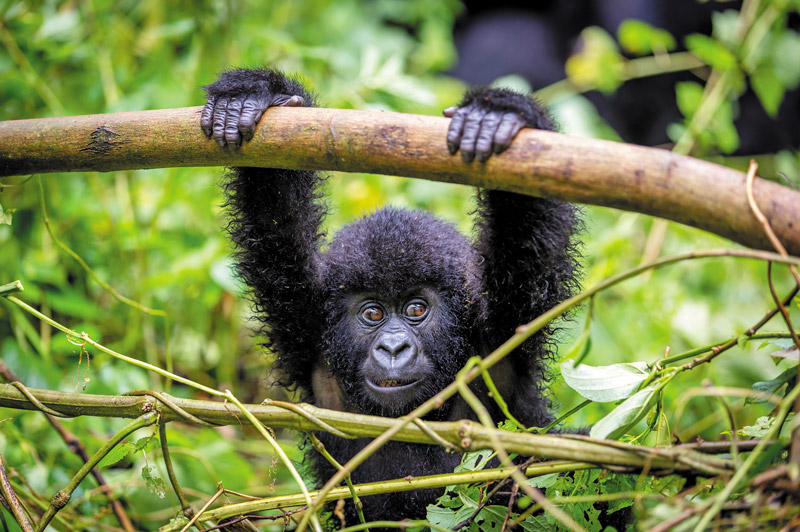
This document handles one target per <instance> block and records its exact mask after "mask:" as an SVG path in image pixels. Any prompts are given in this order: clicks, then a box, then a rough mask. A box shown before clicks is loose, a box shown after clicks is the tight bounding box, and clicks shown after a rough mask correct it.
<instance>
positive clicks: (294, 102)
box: [286, 95, 306, 107]
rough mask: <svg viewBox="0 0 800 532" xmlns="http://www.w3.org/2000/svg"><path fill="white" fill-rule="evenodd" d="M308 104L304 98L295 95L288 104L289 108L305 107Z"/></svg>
mask: <svg viewBox="0 0 800 532" xmlns="http://www.w3.org/2000/svg"><path fill="white" fill-rule="evenodd" d="M305 104H306V101H305V99H304V98H303V97H302V96H297V95H294V96H292V97H291V98H289V101H288V102H286V106H287V107H303V106H304V105H305Z"/></svg>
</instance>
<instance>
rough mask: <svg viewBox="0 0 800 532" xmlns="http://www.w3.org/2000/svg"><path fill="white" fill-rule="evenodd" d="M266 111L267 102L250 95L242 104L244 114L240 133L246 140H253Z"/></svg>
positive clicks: (242, 114)
mask: <svg viewBox="0 0 800 532" xmlns="http://www.w3.org/2000/svg"><path fill="white" fill-rule="evenodd" d="M265 109H266V102H265V101H264V100H263V99H261V98H259V97H257V96H253V95H252V94H251V95H248V96H247V97H246V98H245V100H244V102H243V103H242V113H241V116H240V117H239V124H238V128H239V133H241V134H242V138H243V139H244V140H250V139H252V138H253V133H255V131H256V124H258V121H259V120H261V115H263V114H264V110H265Z"/></svg>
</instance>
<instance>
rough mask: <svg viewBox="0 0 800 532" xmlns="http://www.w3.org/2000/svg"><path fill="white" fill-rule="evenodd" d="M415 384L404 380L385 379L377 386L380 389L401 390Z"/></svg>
mask: <svg viewBox="0 0 800 532" xmlns="http://www.w3.org/2000/svg"><path fill="white" fill-rule="evenodd" d="M415 382H416V381H411V380H404V379H385V380H382V381H380V382H379V383H377V384H378V387H380V388H402V387H403V386H408V385H409V384H414V383H415Z"/></svg>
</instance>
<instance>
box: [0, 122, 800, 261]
mask: <svg viewBox="0 0 800 532" xmlns="http://www.w3.org/2000/svg"><path fill="white" fill-rule="evenodd" d="M199 113H200V108H199V107H187V108H182V109H165V110H160V111H141V112H138V111H137V112H127V113H115V114H106V115H89V116H72V117H63V118H43V119H33V120H15V121H6V122H0V176H10V175H22V174H27V173H32V172H36V173H47V172H69V171H100V172H107V171H112V170H123V169H128V170H130V169H145V168H162V167H175V166H237V165H238V166H263V167H276V168H291V169H300V168H303V169H312V170H339V171H344V172H372V173H378V174H392V175H400V176H407V177H417V178H424V179H430V180H434V181H445V182H452V183H461V184H467V185H473V186H480V187H486V188H497V189H503V190H510V191H513V192H518V193H522V194H531V195H536V196H543V197H550V198H558V199H563V200H567V201H573V202H578V203H589V204H593V205H602V206H606V207H615V208H618V209H624V210H629V211H635V212H641V213H645V214H649V215H653V216H659V217H662V218H668V219H670V220H674V221H676V222H680V223H683V224H686V225H691V226H694V227H698V228H700V229H705V230H707V231H711V232H712V233H716V234H718V235H721V236H724V237H727V238H730V239H731V240H733V241H735V242H738V243H740V244H743V245H746V246H750V247H755V248H759V249H772V247H771V245H770V243H769V241H768V240H767V238H766V237H765V236H764V234H763V231H762V229H761V226H760V225H759V223H758V221H757V220H756V219H755V217H754V216H753V214H752V213H751V211H750V208H749V207H748V204H747V197H746V191H745V174H744V173H742V172H738V171H736V170H732V169H729V168H726V167H723V166H720V165H716V164H713V163H709V162H705V161H700V160H698V159H693V158H691V157H686V156H680V155H676V154H674V153H670V152H667V151H664V150H659V149H655V148H645V147H641V146H634V145H630V144H622V143H615V142H608V141H601V140H593V139H583V138H577V137H570V136H567V135H561V134H558V133H552V132H548V131H535V130H523V131H522V132H521V133H520V134H519V136H518V138H517V139H516V140H515V141H514V143H513V145H512V147H511V148H510V149H509V150H508V151H507V152H505V153H504V154H502V155H500V156H495V157H492V158H491V159H490V160H489V161H488V162H487V163H483V164H482V163H477V162H473V163H471V164H465V163H463V162H462V161H461V158H460V157H458V156H451V155H450V154H449V152H448V151H447V147H446V145H445V140H444V139H445V132H446V130H447V124H448V120H447V119H444V118H437V117H430V116H419V115H410V114H401V113H382V112H375V111H352V110H341V109H312V108H273V109H270V110H269V111H268V112H267V114H266V117H265V118H264V119H262V120H261V124H260V126H259V128H258V130H257V131H256V136H255V138H254V139H253V140H252V141H251V142H249V143H247V144H246V145H245V146H243V147H242V148H241V149H232V148H220V147H218V146H217V145H216V143H215V142H214V141H213V140H210V139H207V138H205V136H204V135H203V134H202V132H201V131H200V126H199V124H200V118H199ZM754 194H755V198H756V201H757V203H758V205H759V207H760V208H761V210H762V211H763V212H764V214H765V216H766V217H767V218H768V219H769V222H770V225H771V226H772V227H773V229H774V230H775V233H776V235H777V236H778V238H779V239H780V241H781V242H782V243H783V244H784V246H785V247H786V249H787V250H788V252H789V253H791V254H793V255H800V192H797V191H794V190H792V189H790V188H788V187H784V186H781V185H778V184H776V183H772V182H769V181H765V180H763V179H757V180H756V182H755V185H754Z"/></svg>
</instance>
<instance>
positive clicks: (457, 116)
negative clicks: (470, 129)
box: [447, 107, 469, 155]
mask: <svg viewBox="0 0 800 532" xmlns="http://www.w3.org/2000/svg"><path fill="white" fill-rule="evenodd" d="M468 112H469V110H468V108H467V107H460V108H458V109H457V110H456V111H455V113H454V114H453V120H451V121H450V127H449V128H448V129H447V149H448V150H450V155H455V154H456V152H457V151H458V146H459V144H460V142H461V133H462V131H463V129H464V121H465V120H466V118H467V113H468Z"/></svg>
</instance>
